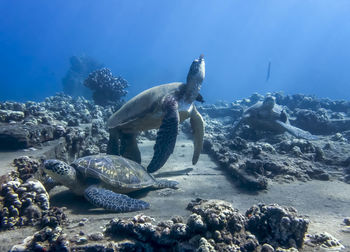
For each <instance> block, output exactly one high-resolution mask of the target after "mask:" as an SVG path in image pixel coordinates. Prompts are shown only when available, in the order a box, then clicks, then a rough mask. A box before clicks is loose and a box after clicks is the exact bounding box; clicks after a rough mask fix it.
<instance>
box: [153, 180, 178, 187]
mask: <svg viewBox="0 0 350 252" xmlns="http://www.w3.org/2000/svg"><path fill="white" fill-rule="evenodd" d="M178 184H179V182H176V181H174V180H167V179H157V180H156V184H155V185H153V186H152V187H153V188H155V189H163V188H173V189H176V188H177V185H178Z"/></svg>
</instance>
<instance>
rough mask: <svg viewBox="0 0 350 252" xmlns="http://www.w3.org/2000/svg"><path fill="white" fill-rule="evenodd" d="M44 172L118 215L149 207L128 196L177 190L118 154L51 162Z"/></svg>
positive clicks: (91, 201)
mask: <svg viewBox="0 0 350 252" xmlns="http://www.w3.org/2000/svg"><path fill="white" fill-rule="evenodd" d="M44 171H45V172H46V173H47V174H48V175H49V176H50V177H52V178H53V179H54V180H55V181H57V182H59V183H61V184H62V185H64V186H67V187H68V188H69V189H71V190H72V191H73V192H74V193H75V194H78V195H84V196H85V198H86V199H87V200H88V201H89V202H90V203H91V204H93V205H95V206H97V207H102V208H104V209H107V210H111V211H114V212H130V211H137V210H142V209H146V208H149V204H148V203H147V202H145V201H142V200H138V199H132V198H130V197H128V196H126V195H124V193H129V192H132V191H137V190H141V189H144V188H154V189H160V188H167V187H170V188H175V187H176V185H177V184H178V183H177V182H175V181H170V180H156V179H155V178H154V177H153V176H152V175H150V174H149V173H147V171H146V169H145V168H144V167H143V166H141V165H140V164H138V163H136V162H134V161H132V160H128V159H126V158H123V157H121V156H114V155H92V156H86V157H82V158H79V159H77V160H75V161H74V162H73V163H72V164H71V165H70V166H69V165H68V164H67V163H65V162H62V161H59V160H55V159H50V160H46V161H45V162H44Z"/></svg>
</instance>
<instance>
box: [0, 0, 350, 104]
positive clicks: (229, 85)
mask: <svg viewBox="0 0 350 252" xmlns="http://www.w3.org/2000/svg"><path fill="white" fill-rule="evenodd" d="M0 13H1V14H0V100H1V101H4V100H18V101H26V100H39V101H40V100H42V99H44V98H45V97H46V96H49V95H54V94H55V93H56V92H60V91H62V78H63V77H64V75H65V74H66V72H67V70H68V68H69V58H70V57H71V56H72V55H83V54H85V55H88V56H91V57H93V58H95V59H96V60H98V61H99V62H101V63H103V64H104V65H105V66H106V67H109V68H110V69H111V70H112V72H113V73H114V74H115V75H117V76H118V75H121V76H123V77H124V78H125V79H126V80H128V81H129V83H130V85H131V86H130V88H129V94H128V97H127V98H130V97H132V96H134V95H136V94H137V93H139V92H140V91H142V90H144V89H147V88H149V87H152V86H154V85H158V84H162V83H167V82H172V81H184V80H185V78H186V74H187V71H188V68H189V66H190V64H191V62H192V60H193V59H194V58H196V57H198V56H199V55H200V54H201V53H203V54H204V55H205V60H206V72H207V75H206V79H205V81H204V84H203V87H202V91H201V93H202V94H203V96H204V99H205V100H206V101H209V102H214V101H216V100H219V99H221V100H233V99H237V98H241V97H246V96H249V95H250V94H251V93H253V92H259V93H265V92H269V91H284V92H285V93H287V94H289V93H291V94H294V93H306V94H313V95H317V96H320V97H329V98H333V99H347V98H348V97H349V93H350V85H349V84H350V49H349V41H350V18H349V13H350V2H349V1H348V0H332V1H331V0H283V1H281V0H266V1H262V0H261V1H260V0H256V1H246V0H223V1H212V0H193V1H189V0H177V1H161V0H148V1H141V0H133V1H130V0H102V1H96V0H76V1H58V0H52V1H45V0H37V1H24V0H23V1H13V0H2V1H1V2H0ZM269 64H270V70H269V77H268V78H267V74H268V73H267V72H268V68H269V67H268V65H269ZM267 79H268V81H266V80H267Z"/></svg>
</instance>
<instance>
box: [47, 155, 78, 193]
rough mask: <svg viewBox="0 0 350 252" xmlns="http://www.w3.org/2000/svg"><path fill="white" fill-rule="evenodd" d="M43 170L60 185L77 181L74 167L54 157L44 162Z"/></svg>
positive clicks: (68, 184) (67, 184)
mask: <svg viewBox="0 0 350 252" xmlns="http://www.w3.org/2000/svg"><path fill="white" fill-rule="evenodd" d="M43 170H44V172H45V173H47V175H49V176H50V177H51V178H53V179H54V180H55V181H56V182H59V183H61V184H62V185H65V186H68V187H70V186H71V185H74V184H76V182H77V177H76V171H75V169H74V168H73V167H72V166H69V165H68V164H67V163H65V162H62V161H59V160H56V159H48V160H46V161H45V162H44V169H43Z"/></svg>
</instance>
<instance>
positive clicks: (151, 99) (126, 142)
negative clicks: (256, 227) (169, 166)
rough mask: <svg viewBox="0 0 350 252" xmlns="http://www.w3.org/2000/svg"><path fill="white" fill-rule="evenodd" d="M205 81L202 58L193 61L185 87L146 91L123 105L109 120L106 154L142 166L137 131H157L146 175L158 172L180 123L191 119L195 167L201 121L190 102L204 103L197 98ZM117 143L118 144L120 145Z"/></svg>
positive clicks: (170, 150) (169, 86)
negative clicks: (117, 156) (118, 156)
mask: <svg viewBox="0 0 350 252" xmlns="http://www.w3.org/2000/svg"><path fill="white" fill-rule="evenodd" d="M204 77H205V63H204V58H203V55H201V56H200V57H199V58H198V59H195V60H194V61H193V62H192V64H191V67H190V70H189V72H188V75H187V81H186V83H182V82H174V83H169V84H164V85H159V86H155V87H153V88H150V89H147V90H145V91H143V92H142V93H140V94H138V95H137V96H135V97H133V98H132V99H131V100H129V101H128V102H127V103H125V104H124V105H123V106H122V107H121V108H120V109H119V110H118V111H117V112H115V113H114V114H113V115H112V116H111V117H110V118H109V120H108V122H107V126H108V128H109V129H110V137H109V142H108V148H107V153H108V154H115V155H122V156H124V157H127V158H130V159H132V160H134V161H136V162H138V163H141V154H140V151H139V149H138V146H137V141H136V136H137V134H138V133H139V132H140V131H143V130H150V129H158V128H159V130H158V133H157V138H156V144H155V146H154V155H153V158H152V160H151V162H150V164H149V165H148V167H147V171H148V172H155V171H157V170H158V169H160V168H161V167H162V166H163V165H164V164H165V162H166V161H167V160H168V158H169V156H170V154H171V153H172V152H173V150H174V147H175V142H176V137H177V134H178V126H179V123H181V122H182V121H184V120H186V119H187V118H190V123H191V127H192V130H193V135H194V137H193V141H194V153H193V158H192V163H193V164H196V163H197V161H198V158H199V154H200V152H201V150H202V146H203V135H204V121H203V118H202V116H201V115H200V114H199V112H198V111H197V109H196V107H195V106H194V104H193V102H194V101H195V100H198V101H203V98H202V96H201V95H200V94H199V90H200V88H201V85H202V82H203V80H204ZM119 140H120V143H119Z"/></svg>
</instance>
